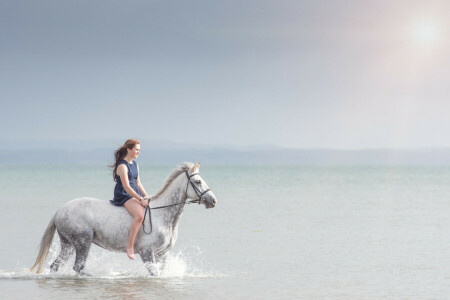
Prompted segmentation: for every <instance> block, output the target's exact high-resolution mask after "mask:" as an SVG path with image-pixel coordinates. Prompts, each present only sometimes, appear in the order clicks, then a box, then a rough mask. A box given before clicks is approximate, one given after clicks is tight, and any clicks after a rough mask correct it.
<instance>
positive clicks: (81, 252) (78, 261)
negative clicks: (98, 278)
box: [72, 231, 94, 273]
mask: <svg viewBox="0 0 450 300" xmlns="http://www.w3.org/2000/svg"><path fill="white" fill-rule="evenodd" d="M93 237H94V233H93V232H92V231H91V232H83V233H80V234H77V235H76V236H74V237H73V239H72V244H73V246H74V247H75V252H76V256H75V264H74V266H73V269H74V270H75V272H77V273H80V272H81V271H82V270H83V269H84V265H85V264H86V259H87V257H88V254H89V250H90V249H91V245H92V239H93Z"/></svg>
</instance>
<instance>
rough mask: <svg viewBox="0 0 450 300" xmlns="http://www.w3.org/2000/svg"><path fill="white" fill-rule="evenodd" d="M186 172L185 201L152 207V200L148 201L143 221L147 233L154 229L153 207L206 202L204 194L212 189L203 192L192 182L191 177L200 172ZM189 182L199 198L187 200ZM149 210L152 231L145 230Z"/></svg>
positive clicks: (159, 207) (143, 227)
mask: <svg viewBox="0 0 450 300" xmlns="http://www.w3.org/2000/svg"><path fill="white" fill-rule="evenodd" d="M185 173H186V177H187V184H186V191H185V194H186V200H184V201H183V202H180V203H175V204H170V205H164V206H158V207H150V201H149V202H148V204H149V205H148V206H147V207H146V208H145V211H144V220H143V221H142V230H143V231H144V232H145V233H146V234H150V233H152V231H153V225H152V209H161V208H166V207H171V206H176V205H180V204H192V203H198V204H203V203H204V202H205V199H204V198H203V195H204V194H206V193H207V192H209V191H210V190H211V189H206V190H204V191H203V192H201V191H200V190H199V189H198V187H196V186H195V184H193V183H192V180H191V178H192V177H194V176H195V175H198V173H193V174H191V175H189V173H188V171H185ZM189 183H190V184H191V186H192V189H193V190H194V192H195V193H196V194H197V197H198V199H196V200H189V201H187V190H188V188H189ZM147 212H148V218H149V220H150V232H146V231H145V224H144V222H145V217H146V216H147Z"/></svg>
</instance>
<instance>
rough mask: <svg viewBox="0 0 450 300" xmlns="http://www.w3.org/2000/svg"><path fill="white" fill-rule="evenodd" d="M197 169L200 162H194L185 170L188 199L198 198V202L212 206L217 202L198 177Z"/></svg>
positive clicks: (208, 206)
mask: <svg viewBox="0 0 450 300" xmlns="http://www.w3.org/2000/svg"><path fill="white" fill-rule="evenodd" d="M199 171H200V164H199V163H196V164H195V165H194V166H193V167H192V168H190V169H189V171H187V172H186V176H187V179H188V183H187V187H186V195H187V197H188V198H189V199H193V200H198V202H199V204H204V205H205V207H206V208H213V207H214V206H216V203H217V200H216V196H215V195H214V193H213V192H212V191H211V190H210V189H209V188H208V185H207V184H206V182H205V181H204V180H203V178H201V177H200V174H199Z"/></svg>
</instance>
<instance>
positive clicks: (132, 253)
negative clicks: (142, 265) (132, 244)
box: [127, 248, 134, 260]
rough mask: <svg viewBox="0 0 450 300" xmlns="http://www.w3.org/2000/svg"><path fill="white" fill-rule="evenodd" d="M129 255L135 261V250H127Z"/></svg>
mask: <svg viewBox="0 0 450 300" xmlns="http://www.w3.org/2000/svg"><path fill="white" fill-rule="evenodd" d="M127 255H128V257H129V258H130V259H132V260H134V250H133V248H127Z"/></svg>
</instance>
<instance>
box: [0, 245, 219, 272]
mask: <svg viewBox="0 0 450 300" xmlns="http://www.w3.org/2000/svg"><path fill="white" fill-rule="evenodd" d="M59 251H60V244H59V239H57V238H55V241H54V242H53V244H52V246H51V248H50V251H49V255H48V258H47V262H46V265H45V268H44V269H43V271H42V273H41V274H35V273H32V272H30V270H29V268H26V267H20V268H18V269H17V270H13V271H10V270H0V279H37V278H39V279H43V278H49V279H50V278H57V279H64V278H74V277H80V276H79V275H78V274H77V273H76V272H75V271H74V270H73V269H72V266H73V264H74V261H75V255H72V257H71V258H70V259H69V260H68V261H67V263H66V264H64V265H63V266H61V267H60V269H59V270H58V272H57V273H50V264H51V262H53V261H54V260H55V259H56V257H57V256H58V253H59ZM156 268H157V270H158V274H159V276H157V278H217V277H225V275H223V274H219V273H217V272H216V271H215V270H214V267H213V266H211V265H208V264H207V263H205V260H204V256H203V254H202V251H201V249H200V247H198V246H186V247H183V248H182V249H181V250H179V251H178V252H177V253H169V254H168V256H167V260H166V264H165V266H162V264H156ZM84 271H85V272H86V273H87V274H89V276H88V277H85V278H92V279H131V278H152V277H150V275H149V274H148V272H147V270H146V268H145V266H144V264H143V263H142V261H141V260H140V257H139V255H136V260H135V261H131V260H130V259H128V257H127V256H126V254H125V253H114V252H110V251H107V250H104V249H102V248H99V247H97V246H93V247H92V248H91V250H90V253H89V257H88V259H87V262H86V267H85V269H84ZM82 277H84V276H82Z"/></svg>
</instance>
